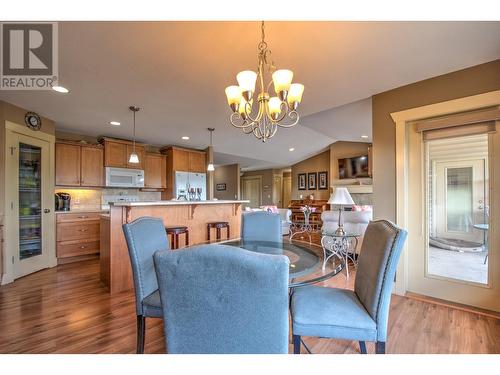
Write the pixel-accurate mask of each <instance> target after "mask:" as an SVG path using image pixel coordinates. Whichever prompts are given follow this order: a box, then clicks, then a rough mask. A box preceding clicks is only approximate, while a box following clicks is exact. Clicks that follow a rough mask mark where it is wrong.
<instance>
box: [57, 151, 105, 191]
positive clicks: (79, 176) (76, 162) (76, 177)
mask: <svg viewBox="0 0 500 375" xmlns="http://www.w3.org/2000/svg"><path fill="white" fill-rule="evenodd" d="M103 158H104V155H103V149H102V147H101V146H99V145H82V144H77V143H71V142H56V158H55V159H56V160H55V162H56V185H57V186H94V187H100V186H103V185H104V170H103Z"/></svg>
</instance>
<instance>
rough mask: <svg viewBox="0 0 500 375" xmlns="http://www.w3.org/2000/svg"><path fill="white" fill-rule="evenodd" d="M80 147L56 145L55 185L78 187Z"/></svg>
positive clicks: (63, 144)
mask: <svg viewBox="0 0 500 375" xmlns="http://www.w3.org/2000/svg"><path fill="white" fill-rule="evenodd" d="M80 155H81V146H80V145H76V144H68V143H56V185H61V186H80Z"/></svg>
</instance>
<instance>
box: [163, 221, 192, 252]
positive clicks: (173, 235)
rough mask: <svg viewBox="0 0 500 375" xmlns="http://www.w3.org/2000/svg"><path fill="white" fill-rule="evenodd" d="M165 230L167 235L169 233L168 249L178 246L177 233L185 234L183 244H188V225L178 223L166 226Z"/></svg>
mask: <svg viewBox="0 0 500 375" xmlns="http://www.w3.org/2000/svg"><path fill="white" fill-rule="evenodd" d="M165 231H166V232H167V236H168V235H170V249H171V250H175V249H178V248H179V235H180V234H184V235H185V239H186V241H185V246H189V230H188V227H185V226H180V225H172V226H166V227H165Z"/></svg>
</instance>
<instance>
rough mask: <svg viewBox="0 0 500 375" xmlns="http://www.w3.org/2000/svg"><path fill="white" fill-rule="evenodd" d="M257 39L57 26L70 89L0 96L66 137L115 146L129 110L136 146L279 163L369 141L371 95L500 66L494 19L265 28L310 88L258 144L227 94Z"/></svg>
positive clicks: (179, 28)
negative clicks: (240, 124) (295, 120)
mask: <svg viewBox="0 0 500 375" xmlns="http://www.w3.org/2000/svg"><path fill="white" fill-rule="evenodd" d="M259 39H260V24H259V23H258V22H61V23H60V24H59V75H60V84H61V85H63V86H65V87H68V88H69V89H70V90H71V92H70V93H69V94H66V95H63V94H59V93H55V92H52V91H50V92H41V91H18V92H14V91H2V92H0V99H2V100H5V101H7V102H10V103H13V104H16V105H19V106H21V107H24V108H27V109H29V110H33V111H36V112H38V113H40V114H41V115H43V116H46V117H49V118H51V119H54V120H55V121H56V124H57V128H58V129H61V130H66V131H71V132H76V133H80V134H85V135H93V136H99V135H108V136H114V137H122V138H123V137H125V138H130V137H131V135H132V121H131V119H132V116H131V113H129V110H128V106H130V105H132V104H134V105H138V106H140V107H143V110H142V111H141V112H139V114H138V116H137V124H138V127H137V137H138V139H139V140H140V141H143V142H147V143H151V144H156V145H168V144H178V145H185V146H189V147H196V148H204V147H206V145H207V143H208V139H209V136H208V132H207V130H206V128H207V127H215V128H216V131H215V134H214V148H215V150H216V151H217V153H216V160H215V162H216V163H217V164H226V163H228V162H240V163H241V164H242V165H243V166H244V167H245V168H247V169H255V168H265V167H281V166H287V165H291V164H293V163H296V162H297V161H299V160H302V159H304V158H305V157H307V156H311V155H313V154H315V153H317V152H318V151H320V150H322V149H324V148H325V147H327V146H328V145H329V144H331V143H332V142H334V141H336V140H351V141H356V140H361V139H360V136H361V135H362V134H366V135H368V136H370V137H371V100H370V99H366V98H370V97H371V96H372V95H373V94H376V93H379V92H383V91H386V90H389V89H392V88H395V87H399V86H402V85H406V84H409V83H412V82H416V81H420V80H423V79H426V78H430V77H433V76H437V75H441V74H444V73H448V72H451V71H455V70H459V69H462V68H466V67H469V66H473V65H477V64H481V63H484V62H487V61H492V60H495V59H498V58H500V22H267V23H266V40H267V42H268V44H269V46H270V48H271V50H272V52H273V60H274V61H275V63H276V65H277V67H278V68H289V69H291V70H293V71H294V73H295V76H294V81H296V82H301V83H303V84H304V85H305V92H304V97H303V103H302V105H301V107H300V108H299V110H300V112H301V114H302V116H303V117H302V120H301V123H300V124H299V125H298V126H296V127H294V128H291V129H279V130H278V134H277V135H276V136H275V137H274V138H272V139H271V140H270V141H268V142H267V143H266V144H262V143H261V142H260V141H258V140H256V139H255V138H253V136H250V135H243V134H241V133H240V132H239V131H238V130H237V129H234V128H232V127H231V125H230V124H229V122H228V116H229V108H227V104H226V100H225V95H224V88H225V87H226V86H228V85H230V84H235V83H236V82H235V75H236V73H238V72H239V71H241V70H244V69H253V70H254V69H255V67H256V64H257V60H256V58H257V43H258V41H259ZM363 99H366V100H363ZM349 103H351V104H349ZM346 104H347V105H346ZM111 120H117V121H120V122H121V123H122V126H120V127H117V128H115V127H111V126H109V125H108V122H109V121H111ZM183 135H188V136H189V137H190V138H191V139H190V140H189V141H182V140H181V139H180V138H181V136H183ZM290 147H294V148H295V151H294V152H289V151H288V149H289V148H290Z"/></svg>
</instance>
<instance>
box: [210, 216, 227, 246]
mask: <svg viewBox="0 0 500 375" xmlns="http://www.w3.org/2000/svg"><path fill="white" fill-rule="evenodd" d="M212 228H215V230H216V239H217V241H220V239H221V229H222V228H226V234H227V239H229V237H230V236H231V234H230V231H229V223H228V222H227V221H212V222H210V223H207V240H208V241H209V242H210V230H211V229H212Z"/></svg>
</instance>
